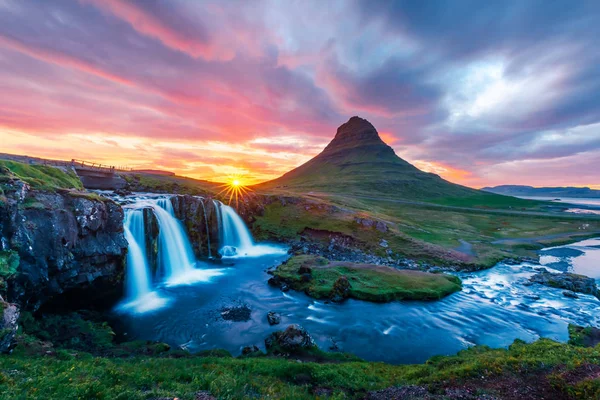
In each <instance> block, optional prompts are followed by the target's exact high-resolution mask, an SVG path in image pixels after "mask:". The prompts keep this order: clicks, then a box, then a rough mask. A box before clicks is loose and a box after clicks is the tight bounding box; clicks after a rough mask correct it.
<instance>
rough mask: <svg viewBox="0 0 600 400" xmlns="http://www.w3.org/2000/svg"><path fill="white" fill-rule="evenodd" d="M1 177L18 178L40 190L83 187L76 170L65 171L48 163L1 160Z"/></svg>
mask: <svg viewBox="0 0 600 400" xmlns="http://www.w3.org/2000/svg"><path fill="white" fill-rule="evenodd" d="M0 178H4V179H6V178H18V179H21V180H22V181H24V182H27V183H28V184H29V185H30V186H31V187H32V188H34V189H38V190H49V191H55V190H56V189H78V190H82V189H83V185H82V184H81V181H80V180H79V177H78V176H77V175H76V174H75V173H74V172H71V171H70V172H65V171H63V170H61V169H59V168H55V167H51V166H47V165H30V164H25V163H20V162H16V161H6V160H0Z"/></svg>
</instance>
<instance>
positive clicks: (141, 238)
mask: <svg viewBox="0 0 600 400" xmlns="http://www.w3.org/2000/svg"><path fill="white" fill-rule="evenodd" d="M123 228H124V231H125V239H127V243H128V244H129V249H128V251H127V296H128V297H130V298H133V299H134V298H137V297H140V296H144V295H146V294H148V293H150V276H149V274H148V263H147V261H146V260H147V258H146V246H145V240H146V230H145V229H144V211H143V210H126V211H125V224H124V227H123Z"/></svg>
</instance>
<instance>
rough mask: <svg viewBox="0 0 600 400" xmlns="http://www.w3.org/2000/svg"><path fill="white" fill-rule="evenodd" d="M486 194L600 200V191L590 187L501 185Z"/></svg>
mask: <svg viewBox="0 0 600 400" xmlns="http://www.w3.org/2000/svg"><path fill="white" fill-rule="evenodd" d="M481 190H483V191H486V192H490V193H496V194H503V195H506V196H525V197H571V198H588V199H589V198H600V190H594V189H590V188H589V187H537V188H536V187H533V186H522V185H501V186H495V187H485V188H483V189H481Z"/></svg>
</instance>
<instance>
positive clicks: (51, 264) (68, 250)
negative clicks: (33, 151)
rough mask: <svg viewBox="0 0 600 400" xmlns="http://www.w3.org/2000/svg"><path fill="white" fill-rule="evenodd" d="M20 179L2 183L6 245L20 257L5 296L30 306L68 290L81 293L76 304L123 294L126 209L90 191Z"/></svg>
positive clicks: (0, 234) (0, 238)
mask: <svg viewBox="0 0 600 400" xmlns="http://www.w3.org/2000/svg"><path fill="white" fill-rule="evenodd" d="M19 182H20V181H16V182H11V183H6V184H3V191H4V195H5V197H6V201H5V202H4V201H3V202H0V227H2V229H1V230H0V243H3V246H2V247H3V248H2V250H4V251H9V252H12V253H16V254H18V258H19V263H18V268H17V270H16V271H15V273H13V274H11V276H10V277H9V278H8V279H7V280H6V283H7V290H6V299H7V300H8V301H9V302H11V303H15V304H18V305H26V307H27V309H28V310H31V311H35V310H37V309H38V308H39V307H40V306H41V305H42V304H44V303H46V302H47V301H48V300H51V299H53V298H56V297H59V296H61V295H62V294H65V293H69V294H73V295H76V296H77V302H78V304H77V306H78V307H86V306H87V305H90V304H93V305H94V306H95V307H98V306H100V307H101V306H107V307H108V306H110V305H112V304H113V302H114V301H115V300H116V299H118V298H119V297H120V296H121V294H122V283H123V275H124V266H125V257H126V251H127V241H126V240H125V237H124V234H123V215H124V213H123V209H122V208H121V207H120V206H119V205H118V204H116V203H114V202H113V201H111V200H109V199H103V198H100V197H98V196H96V195H93V194H90V193H87V192H76V191H64V190H63V191H61V190H58V191H56V192H50V191H42V190H31V189H30V188H29V186H28V185H21V184H20V183H19ZM4 244H6V246H5V245H4ZM103 303H104V304H103Z"/></svg>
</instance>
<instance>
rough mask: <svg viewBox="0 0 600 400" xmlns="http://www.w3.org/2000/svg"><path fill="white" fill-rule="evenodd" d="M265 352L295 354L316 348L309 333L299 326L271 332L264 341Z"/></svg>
mask: <svg viewBox="0 0 600 400" xmlns="http://www.w3.org/2000/svg"><path fill="white" fill-rule="evenodd" d="M265 346H266V347H267V351H273V350H283V351H289V352H295V351H299V350H303V349H309V348H313V347H315V346H316V344H315V341H314V340H313V338H312V337H311V336H310V335H309V333H308V332H307V331H306V329H304V328H303V327H301V326H300V325H290V326H288V327H287V328H286V330H285V331H277V332H273V333H272V334H271V335H270V336H269V337H268V338H266V339H265Z"/></svg>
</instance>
